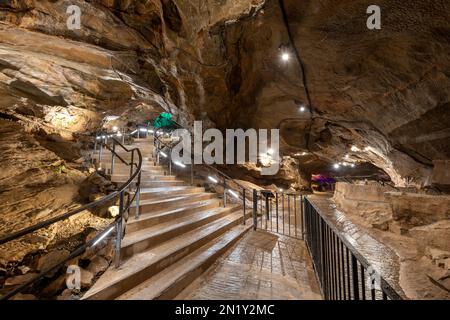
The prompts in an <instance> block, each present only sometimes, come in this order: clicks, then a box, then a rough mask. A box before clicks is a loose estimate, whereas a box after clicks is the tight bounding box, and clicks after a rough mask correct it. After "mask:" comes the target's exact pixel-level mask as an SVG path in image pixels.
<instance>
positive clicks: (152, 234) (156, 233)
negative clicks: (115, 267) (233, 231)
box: [120, 202, 239, 259]
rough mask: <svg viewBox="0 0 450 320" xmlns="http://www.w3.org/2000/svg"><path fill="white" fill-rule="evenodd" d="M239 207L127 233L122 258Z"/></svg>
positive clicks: (204, 212) (202, 212)
mask: <svg viewBox="0 0 450 320" xmlns="http://www.w3.org/2000/svg"><path fill="white" fill-rule="evenodd" d="M217 205H219V202H217ZM238 208H239V206H230V207H229V208H222V207H216V208H213V209H208V210H205V211H200V212H195V213H192V214H189V215H186V216H183V217H180V218H177V219H173V220H170V221H167V222H163V223H159V224H156V225H154V226H151V227H148V228H145V229H140V230H137V231H135V232H131V233H127V235H126V236H125V238H124V239H123V241H122V249H121V251H120V254H121V259H127V258H129V257H131V256H133V255H135V254H137V253H140V252H143V251H145V250H148V249H150V248H152V247H155V246H157V245H158V244H160V243H162V242H164V241H167V240H169V239H171V238H174V237H176V236H178V235H180V234H183V233H186V232H189V231H190V230H192V229H195V228H198V227H200V226H202V225H205V224H207V223H209V222H211V221H214V220H217V219H220V218H222V217H224V216H226V215H228V214H230V213H231V212H232V211H236V210H237V209H238Z"/></svg>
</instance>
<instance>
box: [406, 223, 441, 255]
mask: <svg viewBox="0 0 450 320" xmlns="http://www.w3.org/2000/svg"><path fill="white" fill-rule="evenodd" d="M409 234H410V235H411V236H412V237H413V238H415V239H417V240H418V241H419V243H421V244H423V245H426V246H430V247H435V248H438V249H440V250H444V251H449V252H450V220H442V221H438V222H436V223H433V224H430V225H426V226H421V227H415V228H412V229H410V230H409Z"/></svg>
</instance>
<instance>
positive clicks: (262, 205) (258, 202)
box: [253, 189, 305, 239]
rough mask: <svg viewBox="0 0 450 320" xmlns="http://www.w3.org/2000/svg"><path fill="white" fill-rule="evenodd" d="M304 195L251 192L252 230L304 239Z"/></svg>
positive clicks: (266, 191) (268, 191)
mask: <svg viewBox="0 0 450 320" xmlns="http://www.w3.org/2000/svg"><path fill="white" fill-rule="evenodd" d="M303 201H304V195H303V194H301V193H296V192H282V191H272V190H256V189H254V190H253V221H254V223H253V229H254V230H256V229H262V230H267V231H271V232H274V233H277V234H282V235H284V236H288V237H292V238H296V239H303V237H304V230H305V229H304V213H303Z"/></svg>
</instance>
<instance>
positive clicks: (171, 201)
mask: <svg viewBox="0 0 450 320" xmlns="http://www.w3.org/2000/svg"><path fill="white" fill-rule="evenodd" d="M217 198H218V195H217V194H216V193H211V192H203V193H197V194H193V193H190V194H189V193H188V194H179V195H175V196H172V197H168V198H163V199H142V198H141V201H140V206H139V207H140V212H142V213H145V212H155V211H160V210H169V209H174V208H177V207H178V208H183V207H185V206H187V205H189V204H191V203H198V202H201V201H204V200H209V199H217Z"/></svg>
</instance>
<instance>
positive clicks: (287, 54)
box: [281, 52, 290, 62]
mask: <svg viewBox="0 0 450 320" xmlns="http://www.w3.org/2000/svg"><path fill="white" fill-rule="evenodd" d="M289 58H290V57H289V53H286V52H285V53H283V54H282V55H281V60H283V61H284V62H287V61H289Z"/></svg>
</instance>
